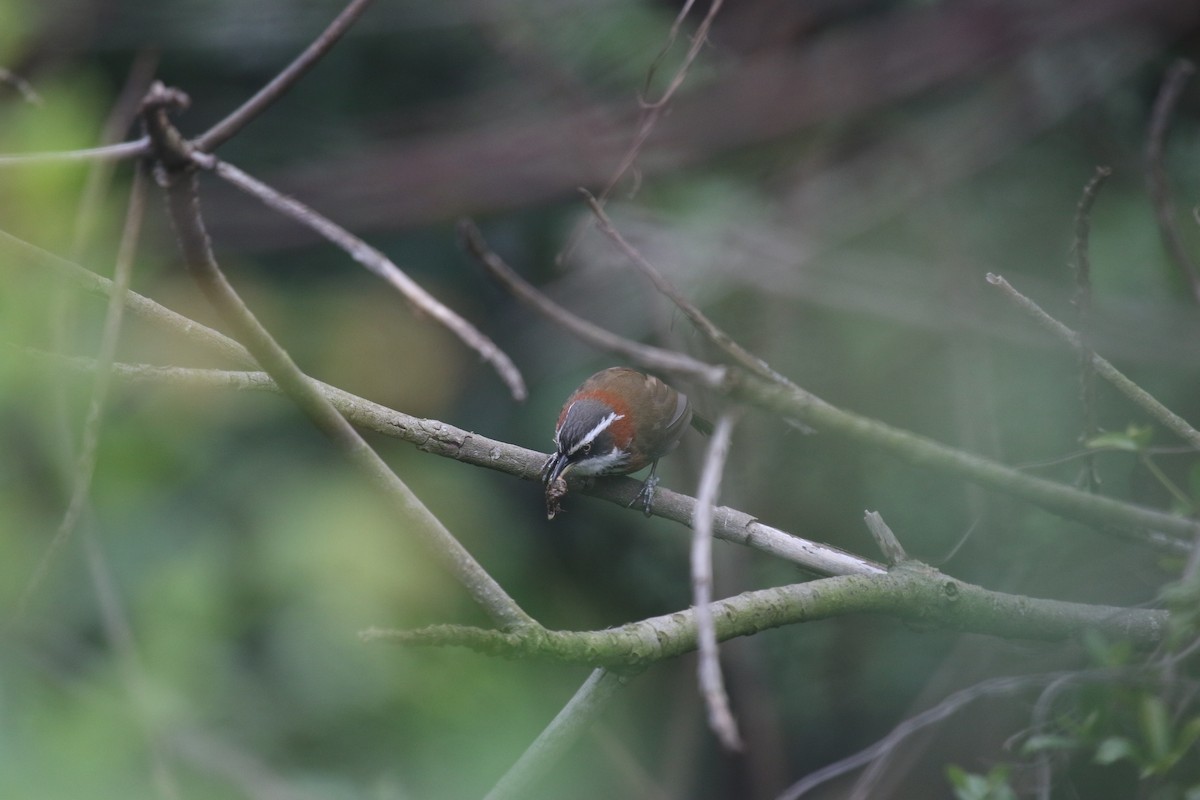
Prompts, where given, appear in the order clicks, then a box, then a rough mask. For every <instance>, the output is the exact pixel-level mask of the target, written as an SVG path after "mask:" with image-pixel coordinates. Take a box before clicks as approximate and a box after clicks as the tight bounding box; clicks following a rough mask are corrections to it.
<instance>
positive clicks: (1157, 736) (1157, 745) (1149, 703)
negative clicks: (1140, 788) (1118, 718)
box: [1138, 694, 1171, 768]
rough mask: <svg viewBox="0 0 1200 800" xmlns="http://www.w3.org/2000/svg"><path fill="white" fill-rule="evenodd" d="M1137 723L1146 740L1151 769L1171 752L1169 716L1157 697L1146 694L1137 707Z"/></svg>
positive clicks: (1165, 706)
mask: <svg viewBox="0 0 1200 800" xmlns="http://www.w3.org/2000/svg"><path fill="white" fill-rule="evenodd" d="M1138 721H1139V723H1140V724H1141V728H1142V736H1144V737H1145V739H1146V745H1147V748H1148V749H1149V755H1150V763H1149V764H1146V765H1145V766H1146V767H1147V768H1152V767H1155V766H1158V765H1160V764H1162V763H1163V761H1164V760H1165V759H1166V758H1167V756H1168V754H1169V753H1170V752H1171V714H1170V712H1169V711H1167V705H1166V703H1164V702H1163V701H1162V698H1161V697H1159V696H1158V695H1153V694H1148V695H1146V696H1144V697H1143V698H1142V702H1141V703H1140V704H1139V706H1138Z"/></svg>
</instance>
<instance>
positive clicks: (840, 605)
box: [362, 562, 1168, 669]
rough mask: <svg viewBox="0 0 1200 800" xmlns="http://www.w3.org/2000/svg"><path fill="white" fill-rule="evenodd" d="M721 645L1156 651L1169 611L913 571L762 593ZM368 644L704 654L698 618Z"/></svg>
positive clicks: (728, 624)
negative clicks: (964, 644) (825, 639)
mask: <svg viewBox="0 0 1200 800" xmlns="http://www.w3.org/2000/svg"><path fill="white" fill-rule="evenodd" d="M712 610H713V618H714V621H715V623H716V629H717V638H718V639H719V640H721V641H725V640H726V639H732V638H734V637H737V636H748V635H750V634H753V633H757V632H758V631H761V630H765V629H767V628H778V627H782V626H784V625H791V624H796V623H802V622H812V621H814V620H820V619H827V618H830V617H840V616H845V615H847V614H862V613H869V614H870V613H873V614H885V615H888V616H892V617H898V618H900V619H904V620H907V621H909V622H911V623H915V624H916V625H918V626H919V627H921V628H926V627H932V628H942V629H948V630H956V631H963V632H970V633H982V634H988V635H993V636H1001V637H1004V638H1012V639H1038V640H1048V641H1055V640H1061V639H1066V638H1069V637H1071V636H1075V635H1078V634H1080V633H1082V632H1083V631H1085V630H1089V629H1094V630H1097V631H1099V632H1100V633H1102V634H1104V635H1105V636H1111V637H1112V638H1113V639H1121V640H1126V641H1129V642H1131V643H1132V644H1134V645H1136V646H1138V647H1151V646H1153V645H1155V644H1157V643H1158V642H1159V641H1161V639H1162V637H1163V635H1164V632H1165V629H1166V625H1167V619H1168V612H1166V611H1163V610H1158V609H1128V608H1115V607H1111V606H1096V605H1087V604H1083V603H1067V602H1062V601H1058V600H1041V599H1035V598H1030V597H1024V596H1020V595H1011V594H1005V593H1003V592H993V591H989V590H987V589H983V588H981V587H979V586H974V585H972V584H969V583H963V582H962V581H959V580H955V579H954V578H951V577H949V576H948V575H944V574H943V573H941V572H938V571H937V570H935V569H932V568H931V567H927V566H925V565H923V564H918V563H915V562H910V563H907V564H904V565H901V566H898V567H895V568H893V569H892V570H891V571H890V572H888V573H887V574H886V575H847V576H839V577H834V578H824V579H821V580H815V581H811V582H808V583H798V584H791V585H788V586H780V587H776V588H773V589H761V590H758V591H753V592H745V593H744V594H740V595H737V596H736V597H730V598H727V599H725V600H721V601H718V602H716V603H713V605H712ZM362 638H363V639H364V641H389V642H394V643H397V644H404V645H419V646H427V647H445V646H459V647H467V648H469V649H471V650H475V651H477V652H480V653H484V654H487V655H492V656H502V657H505V658H543V659H549V660H551V661H560V662H567V663H575V664H588V665H592V666H605V667H609V668H618V669H642V668H645V667H646V666H648V665H649V664H652V663H654V662H656V661H661V660H663V659H667V658H672V657H674V656H679V655H682V654H684V653H688V652H691V651H692V650H695V649H696V623H695V614H694V612H693V611H692V610H691V609H689V610H686V611H677V612H675V613H673V614H666V615H663V616H660V617H651V618H649V619H645V620H641V621H638V622H631V623H628V624H626V625H620V626H618V627H615V628H609V629H607V630H602V631H552V630H548V629H546V628H543V627H541V626H540V625H525V626H521V627H518V628H514V629H512V630H508V631H498V630H488V629H484V628H475V627H469V626H461V625H432V626H429V627H425V628H418V629H415V630H407V631H404V630H385V629H378V628H372V629H369V630H366V631H364V632H363V633H362Z"/></svg>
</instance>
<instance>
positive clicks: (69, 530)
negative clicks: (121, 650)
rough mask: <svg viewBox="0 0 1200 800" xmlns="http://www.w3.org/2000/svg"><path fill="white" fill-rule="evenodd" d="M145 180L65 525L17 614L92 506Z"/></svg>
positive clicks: (126, 238)
mask: <svg viewBox="0 0 1200 800" xmlns="http://www.w3.org/2000/svg"><path fill="white" fill-rule="evenodd" d="M145 200H146V180H145V175H144V173H143V168H141V167H139V168H138V170H137V172H136V173H135V174H134V179H133V185H132V186H131V187H130V189H129V208H128V210H127V211H126V214H125V229H124V230H123V231H122V232H121V243H120V245H119V247H118V250H117V259H116V267H115V269H114V272H113V284H112V287H113V288H112V294H111V295H109V298H108V309H107V311H106V312H105V316H104V328H103V329H102V331H101V333H100V344H99V347H98V348H97V354H96V365H97V368H96V370H95V374H94V378H93V382H92V393H91V397H90V398H89V400H88V410H87V417H86V418H85V419H84V424H83V437H82V439H81V441H80V444H79V451H78V454H77V456H76V462H75V469H74V474H73V475H72V478H71V496H70V500H69V501H68V502H67V510H66V511H65V512H64V513H63V518H62V521H61V522H60V523H59V525H58V529H57V530H56V531H55V532H54V537H53V538H52V539H51V540H50V544H49V545H48V546H47V547H46V551H45V552H44V553H43V554H42V558H41V560H40V561H39V562H38V565H37V567H36V568H34V571H33V574H32V576H30V578H29V582H28V583H27V584H26V585H25V591H24V592H22V594H21V598H20V600H19V601H18V603H17V615H18V616H20V615H22V614H24V612H25V609H26V608H27V606H28V604H29V601H30V599H31V598H32V597H33V594H34V593H35V592H36V591H37V589H38V587H39V586H40V585H41V583H42V581H43V580H44V579H45V577H46V573H47V572H48V571H49V569H50V565H51V564H52V563H53V562H54V560H55V558H56V557H57V556H58V554H59V553H60V552H61V551H62V549H63V547H64V546H66V544H67V542H68V541H69V540H70V538H71V535H72V534H73V533H74V532H75V528H76V527H77V526H78V525H79V520H80V518H81V516H82V515H83V512H84V509H85V508H86V507H87V500H88V495H89V493H90V492H91V488H92V477H93V476H94V475H95V473H96V451H97V449H98V448H99V446H100V427H101V424H102V422H103V419H104V412H105V409H106V407H107V402H108V389H109V386H110V384H111V381H112V363H113V358H114V357H115V356H116V352H117V342H118V341H119V340H120V338H121V321H122V319H123V318H124V316H125V295H126V293H128V291H129V284H130V282H131V281H132V279H133V262H134V254H135V253H136V252H137V242H138V236H139V235H140V233H141V229H142V218H143V216H144V212H145V208H146V204H145Z"/></svg>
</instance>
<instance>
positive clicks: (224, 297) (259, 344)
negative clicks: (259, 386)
mask: <svg viewBox="0 0 1200 800" xmlns="http://www.w3.org/2000/svg"><path fill="white" fill-rule="evenodd" d="M173 99H174V98H173V96H172V95H171V93H170V92H169V91H166V90H165V89H164V88H163V87H161V85H160V86H157V87H156V90H152V91H151V93H150V95H149V96H148V98H147V103H146V105H145V109H146V110H145V114H144V118H145V121H146V126H147V129H148V132H149V133H150V137H151V141H154V142H155V143H156V144H157V145H159V146H160V147H165V146H168V145H169V143H171V142H175V141H179V138H178V134H177V132H175V131H174V129H173V128H172V127H171V126H170V122H169V120H168V119H167V107H168V105H167V104H169V103H170V102H172V100H173ZM156 155H157V158H158V160H159V162H160V164H161V165H162V170H161V173H160V175H161V181H162V183H163V184H164V187H163V188H164V189H165V190H166V195H167V206H168V209H169V211H170V215H171V220H172V222H173V224H174V226H175V233H176V238H177V239H178V241H179V245H180V248H181V250H182V251H183V255H184V261H185V262H186V264H187V268H188V271H189V272H191V274H192V277H193V278H194V279H195V280H196V283H197V285H198V286H199V287H200V289H201V291H202V292H203V293H204V294H205V296H206V297H207V298H208V300H209V302H210V303H212V304H213V306H214V307H215V308H216V309H217V311H218V312H219V313H220V314H221V315H222V316H223V317H224V319H225V321H226V322H227V323H228V324H229V325H230V327H231V328H232V329H233V330H234V332H235V334H236V335H237V337H238V338H239V339H240V340H241V341H242V342H243V344H245V346H246V349H248V350H249V351H250V352H251V353H252V354H253V355H254V357H255V359H256V360H257V361H258V362H259V363H260V364H262V365H263V367H264V369H266V371H267V372H268V374H270V375H271V377H272V378H273V379H274V380H275V381H276V382H277V383H278V384H279V386H280V388H281V389H282V390H283V391H284V393H285V394H287V396H288V397H289V398H290V399H291V400H292V401H293V402H295V403H296V405H297V406H299V408H300V410H301V411H302V412H304V414H305V415H306V416H307V417H308V418H309V420H310V421H311V422H312V423H313V425H315V426H316V427H317V429H318V430H320V431H321V432H322V433H324V434H325V435H326V436H327V437H328V438H329V439H330V440H331V441H332V442H333V444H334V445H335V446H336V447H337V448H338V449H339V450H340V451H342V453H344V454H345V455H346V456H347V457H348V458H349V460H350V461H351V462H352V463H354V464H355V465H356V466H357V467H358V468H359V469H360V470H362V472H363V473H364V474H365V475H366V476H367V478H368V479H369V480H370V481H371V483H373V484H374V485H375V486H376V487H377V488H379V489H380V490H381V491H382V492H383V494H384V496H385V497H386V498H387V499H388V500H389V501H391V504H392V507H393V510H394V511H395V512H396V514H397V515H398V516H399V517H400V518H401V519H403V520H405V521H406V522H407V523H408V525H407V526H406V527H410V528H412V529H413V530H415V531H416V532H417V534H418V535H419V536H420V537H421V538H422V539H424V540H425V542H426V543H427V544H428V545H429V547H430V549H431V550H432V551H433V552H434V553H435V554H436V555H437V556H438V557H439V558H440V559H441V561H442V562H443V564H444V565H445V566H446V568H447V569H449V570H450V572H451V574H453V575H454V576H455V577H456V578H457V579H458V580H459V582H460V583H462V584H463V586H464V587H465V588H466V589H467V591H468V592H470V594H471V596H472V597H474V599H475V601H476V602H477V603H479V605H480V606H481V607H482V608H483V609H484V610H485V611H486V612H487V613H488V614H490V615H491V616H492V618H493V619H494V620H495V621H496V622H497V623H499V624H500V625H502V626H504V627H506V628H518V627H524V626H535V627H536V623H535V622H534V621H533V619H532V618H531V617H530V616H529V615H528V614H526V613H525V612H524V611H523V610H522V609H521V607H520V606H518V605H517V603H516V601H514V600H513V599H512V598H511V597H509V595H508V594H507V593H506V592H505V591H504V589H503V588H501V586H500V584H498V583H497V582H496V581H495V579H493V578H492V576H491V575H489V574H488V573H487V572H486V571H485V570H484V569H483V567H482V566H480V565H479V563H478V562H477V561H475V559H474V558H473V557H472V556H471V554H470V553H469V552H467V550H466V548H464V547H463V546H462V545H461V544H460V543H459V542H458V540H457V539H455V538H454V536H453V534H451V533H450V531H448V530H447V529H446V527H445V526H444V525H443V524H442V522H441V520H439V519H438V518H437V517H436V516H434V514H433V513H432V512H430V511H429V509H428V508H426V507H425V505H424V504H423V503H422V502H421V501H420V499H419V498H417V496H416V495H415V494H413V492H412V490H411V489H409V488H408V486H407V485H406V484H405V483H404V482H403V481H401V480H400V478H399V477H398V476H397V475H396V474H395V473H394V472H392V470H391V469H390V468H389V467H388V466H387V464H386V463H385V462H384V461H383V459H382V458H380V457H379V454H378V453H376V452H375V451H374V450H372V449H371V447H370V446H369V445H367V443H366V442H365V441H363V439H362V437H361V436H359V434H358V432H357V431H355V430H354V428H353V427H352V426H351V425H350V423H349V422H347V421H346V419H345V418H344V417H343V416H342V415H341V414H340V413H338V411H337V409H336V408H335V407H334V406H333V404H332V403H330V402H329V400H328V399H326V397H325V395H324V394H323V393H322V392H321V390H320V388H319V387H318V386H317V385H316V384H315V383H314V382H313V381H312V380H311V379H309V377H308V376H307V375H305V374H304V373H303V372H301V371H300V369H299V367H297V366H296V364H295V362H293V361H292V359H291V357H290V356H289V355H288V354H287V352H286V351H284V350H283V348H281V347H280V346H279V345H278V344H277V343H276V342H275V340H274V338H272V336H271V335H270V333H268V332H267V330H266V329H265V328H264V327H263V326H262V324H261V323H260V322H259V321H258V319H257V318H256V317H255V316H254V314H253V313H252V312H251V311H250V309H249V308H247V307H246V305H245V304H244V303H243V302H242V299H241V298H240V297H239V296H238V295H237V292H236V291H234V289H233V287H232V286H231V285H230V284H229V282H228V281H227V280H226V279H225V276H224V274H223V273H222V272H221V269H220V267H219V266H218V265H217V262H216V258H215V256H214V255H213V252H212V247H211V244H210V242H209V239H208V232H207V231H206V229H205V227H204V222H203V219H202V217H201V215H200V205H199V196H198V191H197V180H196V177H197V176H196V171H195V169H194V168H193V167H192V166H190V162H189V161H188V159H187V152H186V151H184V152H161V153H157V154H156Z"/></svg>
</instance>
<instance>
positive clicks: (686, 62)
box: [558, 0, 724, 263]
mask: <svg viewBox="0 0 1200 800" xmlns="http://www.w3.org/2000/svg"><path fill="white" fill-rule="evenodd" d="M723 2H724V0H712V2H711V3H710V5H709V7H708V13H707V14H705V15H704V19H703V20H701V21H700V25H699V26H697V28H696V32H695V33H694V34H693V35H692V44H691V46H690V47H688V51H687V54H686V55H685V56H684V58H683V63H682V64H680V66H679V69H677V70H676V71H675V74H674V75H672V76H671V80H670V82H669V83H668V84H667V88H666V90H665V91H663V94H662V97H660V98H659V99H657V100H655V101H652V102H651V101H647V100H646V99H645V98H642V99H641V100H640V105H641V107H642V118H641V120H640V121H639V123H638V129H637V133H636V134H634V137H633V141H632V142H631V143H630V144H629V147H628V149H627V150H626V151H625V154H624V155H623V156H622V157H621V162H620V163H619V164H618V165H617V169H616V170H615V171H614V172H613V174H612V176H611V177H609V179H608V181H607V183H605V185H604V189H603V190H601V192H600V196H599V198H597V199H596V207H597V208H600V207H603V205H604V203H605V201H607V200H608V197H609V195H611V194H612V192H613V190H614V189H615V188H617V184H619V183H620V182H621V179H622V178H623V177H625V173H626V172H628V171H629V169H630V168H631V167H632V166H633V162H635V161H637V157H638V155H639V154H640V153H641V152H642V147H643V146H644V145H645V144H646V142H647V140H649V138H650V134H651V133H653V132H654V128H655V126H657V125H658V121H659V119H660V118H661V117H662V115H663V112H664V111H665V110H666V108H667V105H668V104H669V103H670V102H671V99H672V98H673V97H674V96H675V93H676V92H677V91H679V87H680V86H682V85H683V82H684V80H686V79H687V74H688V71H689V70H691V68H692V64H693V63H694V62H695V61H696V58H697V57H698V56H699V55H700V50H701V49H702V48H703V47H704V44H705V43H706V42H707V41H708V31H709V29H710V28H711V27H712V24H713V20H714V19H716V17H717V12H718V11H720V10H721V5H722V3H723ZM691 6H692V3H690V2H688V3H685V4H684V7H683V9H682V10H681V11H680V12H679V16H677V17H676V19H675V23H674V24H673V25H672V26H671V32H670V35H669V37H668V41H667V44H666V47H669V46H670V43H671V41H672V40H673V39H674V37H675V35H676V33H677V32H678V30H679V26H680V25H681V24H682V23H683V18H684V17H685V16H686V15H687V13H688V11H689V10H690V9H691ZM664 54H665V50H664ZM661 58H662V54H660V56H659V57H658V58H656V59H655V64H656V65H657V63H658V62H659V61H660V60H661ZM652 73H653V68H652V69H651V72H650V73H648V74H647V78H646V80H647V81H649V80H650V78H651V76H652ZM582 230H583V229H582V228H580V229H578V230H577V231H576V233H575V234H574V235H573V236H572V237H571V240H570V241H569V242H567V244H566V246H565V247H564V248H563V250H562V253H560V254H559V256H558V261H559V263H561V262H562V261H563V260H565V258H566V256H567V255H569V254H570V252H571V251H572V250H573V249H574V248H575V245H576V243H577V242H578V241H579V234H580V232H581V231H582Z"/></svg>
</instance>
